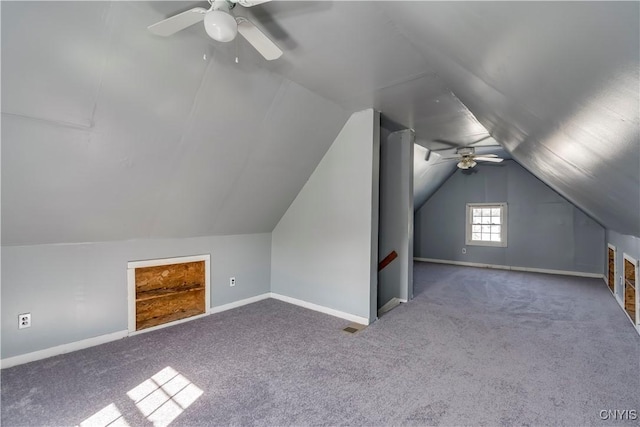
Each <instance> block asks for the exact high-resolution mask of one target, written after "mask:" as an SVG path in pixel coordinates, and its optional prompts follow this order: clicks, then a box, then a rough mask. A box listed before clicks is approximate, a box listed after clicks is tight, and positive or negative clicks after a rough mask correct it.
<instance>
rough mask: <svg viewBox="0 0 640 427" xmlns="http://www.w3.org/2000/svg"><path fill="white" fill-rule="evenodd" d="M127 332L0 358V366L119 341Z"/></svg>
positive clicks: (9, 365)
mask: <svg viewBox="0 0 640 427" xmlns="http://www.w3.org/2000/svg"><path fill="white" fill-rule="evenodd" d="M127 333H128V331H119V332H113V333H111V334H106V335H100V336H97V337H93V338H87V339H84V340H81V341H74V342H71V343H68V344H62V345H58V346H55V347H49V348H45V349H44V350H38V351H34V352H31V353H26V354H21V355H19V356H13V357H7V358H6V359H2V360H0V368H1V369H5V368H10V367H12V366H16V365H22V364H25V363H29V362H35V361H36V360H41V359H46V358H48V357H53V356H58V355H60V354H65V353H71V352H72V351H77V350H83V349H85V348H89V347H94V346H96V345H100V344H105V343H108V342H111V341H117V340H119V339H122V338H126V337H127Z"/></svg>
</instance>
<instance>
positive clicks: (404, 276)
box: [378, 130, 414, 308]
mask: <svg viewBox="0 0 640 427" xmlns="http://www.w3.org/2000/svg"><path fill="white" fill-rule="evenodd" d="M387 135H388V136H387V137H386V138H385V134H384V133H381V138H380V218H379V228H378V232H379V235H378V262H380V261H382V260H383V259H384V258H385V257H386V256H387V255H389V254H390V253H391V252H392V251H395V252H396V253H397V254H398V257H397V258H396V259H395V260H393V261H392V262H391V263H390V264H388V265H387V266H386V267H385V268H384V269H383V270H382V271H380V272H378V308H380V307H382V306H383V305H385V304H386V303H388V302H389V301H390V300H391V299H392V298H399V299H401V300H404V301H408V300H409V299H411V298H412V297H413V142H414V134H413V131H411V130H403V131H398V132H393V133H391V134H387Z"/></svg>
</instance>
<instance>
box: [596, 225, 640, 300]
mask: <svg viewBox="0 0 640 427" xmlns="http://www.w3.org/2000/svg"><path fill="white" fill-rule="evenodd" d="M606 243H610V244H612V245H613V246H615V247H616V281H617V285H618V286H616V295H617V296H618V298H620V299H621V300H622V299H623V295H622V292H623V287H622V286H619V285H620V280H621V277H622V274H623V270H622V267H623V257H624V254H625V253H626V254H627V255H630V256H631V257H633V258H635V259H636V260H640V237H636V236H629V235H626V234H620V233H618V232H616V231H613V230H607V235H606ZM606 243H605V245H604V251H605V252H604V254H603V257H604V258H605V259H606V260H608V257H607V252H606V251H607V247H608V246H607V244H606ZM607 262H608V261H607ZM607 268H608V267H607Z"/></svg>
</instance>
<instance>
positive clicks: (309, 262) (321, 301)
mask: <svg viewBox="0 0 640 427" xmlns="http://www.w3.org/2000/svg"><path fill="white" fill-rule="evenodd" d="M379 126H380V117H379V113H377V112H375V111H373V110H365V111H362V112H359V113H354V114H353V115H352V116H351V118H350V119H349V120H348V121H347V123H346V124H345V126H344V127H343V128H342V130H341V131H340V134H338V137H337V138H336V139H335V141H334V142H333V144H332V145H331V148H329V151H327V154H326V155H325V156H324V158H323V159H322V161H321V162H320V163H319V164H318V167H317V168H316V170H315V171H314V172H313V174H312V175H311V177H310V178H309V181H307V183H306V184H305V186H304V187H303V188H302V190H301V191H300V193H299V194H298V196H297V197H296V199H295V200H294V201H293V203H292V204H291V206H290V207H289V209H288V210H287V212H286V213H285V214H284V216H283V217H282V219H281V220H280V222H279V223H278V225H277V226H276V228H275V229H274V230H273V233H272V249H271V257H272V264H271V290H272V292H275V293H279V294H282V295H286V296H289V297H292V298H297V299H300V300H303V301H307V302H310V303H314V304H318V305H321V306H324V307H328V308H331V309H334V310H340V311H343V312H346V313H349V314H352V315H356V316H361V317H365V318H367V319H369V320H373V319H374V318H375V316H376V301H377V297H376V295H377V274H376V265H377V263H376V258H377V254H378V185H379V184H378V179H379V177H378V173H379V171H378V167H379V161H380V160H379V154H380V145H379V144H380V142H379V140H380V128H379Z"/></svg>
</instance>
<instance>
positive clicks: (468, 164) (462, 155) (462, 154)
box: [442, 147, 504, 169]
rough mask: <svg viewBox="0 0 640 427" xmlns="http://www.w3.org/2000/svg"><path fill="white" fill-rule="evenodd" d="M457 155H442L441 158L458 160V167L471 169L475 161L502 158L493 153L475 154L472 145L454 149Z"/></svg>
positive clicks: (489, 160)
mask: <svg viewBox="0 0 640 427" xmlns="http://www.w3.org/2000/svg"><path fill="white" fill-rule="evenodd" d="M456 153H457V156H451V157H443V158H442V160H454V159H455V160H458V165H457V166H458V168H459V169H471V168H473V167H475V166H476V165H477V164H478V163H477V162H492V163H500V162H501V161H503V160H504V159H503V158H501V157H498V156H497V155H495V154H476V153H475V148H473V147H461V148H458V149H457V150H456Z"/></svg>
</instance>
